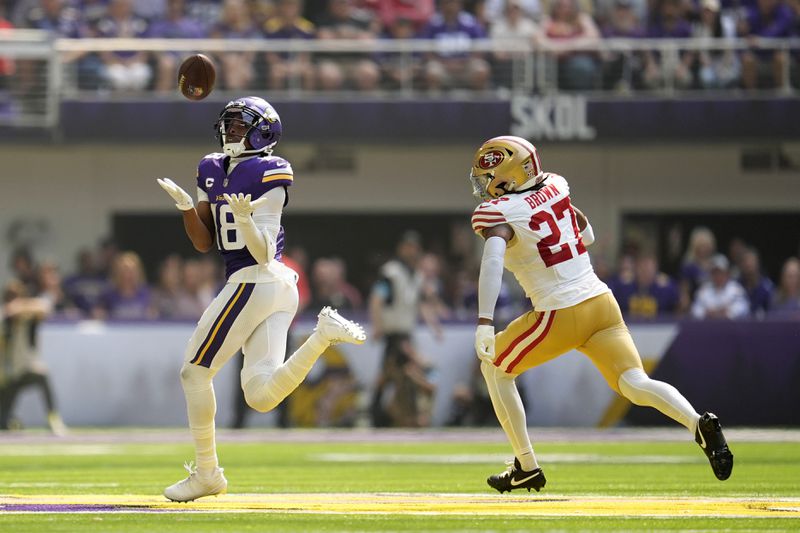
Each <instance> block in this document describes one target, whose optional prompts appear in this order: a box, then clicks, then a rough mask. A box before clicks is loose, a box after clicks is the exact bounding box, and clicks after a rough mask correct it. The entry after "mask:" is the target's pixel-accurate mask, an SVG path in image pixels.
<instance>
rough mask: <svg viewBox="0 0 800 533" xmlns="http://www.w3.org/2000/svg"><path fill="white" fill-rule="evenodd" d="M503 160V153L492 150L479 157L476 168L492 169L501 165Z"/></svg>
mask: <svg viewBox="0 0 800 533" xmlns="http://www.w3.org/2000/svg"><path fill="white" fill-rule="evenodd" d="M504 158H505V155H503V152H501V151H500V150H492V151H490V152H486V153H485V154H483V155H482V156H481V158H480V159H479V160H478V166H479V167H481V168H482V169H484V170H487V169H490V168H494V167H496V166H497V165H499V164H500V163H502V162H503V159H504Z"/></svg>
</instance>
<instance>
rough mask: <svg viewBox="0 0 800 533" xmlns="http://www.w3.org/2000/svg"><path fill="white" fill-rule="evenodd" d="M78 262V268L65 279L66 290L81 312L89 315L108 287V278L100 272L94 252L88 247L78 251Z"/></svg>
mask: <svg viewBox="0 0 800 533" xmlns="http://www.w3.org/2000/svg"><path fill="white" fill-rule="evenodd" d="M76 263H77V267H78V270H77V271H76V272H75V273H74V274H72V275H71V276H68V277H67V278H66V279H65V280H64V291H65V292H66V294H67V296H68V297H69V299H70V300H72V301H73V302H74V303H75V305H76V306H77V307H78V309H79V310H80V311H81V313H82V314H83V315H85V316H88V315H90V314H91V313H92V310H93V309H94V308H95V307H97V306H98V305H99V304H100V298H101V296H102V295H103V294H104V293H105V292H106V290H107V289H108V278H107V277H106V276H104V275H103V274H102V273H100V272H99V270H98V268H97V262H96V260H95V256H94V253H93V252H92V251H91V250H89V249H88V248H83V249H81V250H79V251H78V255H77V261H76Z"/></svg>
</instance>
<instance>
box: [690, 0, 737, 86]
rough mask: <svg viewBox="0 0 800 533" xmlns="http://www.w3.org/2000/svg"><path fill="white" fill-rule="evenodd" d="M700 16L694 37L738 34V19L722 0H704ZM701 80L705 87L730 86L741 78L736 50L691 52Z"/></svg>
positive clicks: (718, 37) (699, 81) (718, 36)
mask: <svg viewBox="0 0 800 533" xmlns="http://www.w3.org/2000/svg"><path fill="white" fill-rule="evenodd" d="M700 8H701V9H700V16H699V19H698V21H697V22H696V23H695V24H694V25H693V26H692V37H694V38H696V39H704V40H706V41H708V44H709V45H710V44H711V43H712V41H711V40H712V39H717V40H720V39H725V40H731V39H734V38H735V37H736V22H735V21H734V20H733V19H732V18H731V17H729V16H724V15H722V14H721V12H720V2H719V0H701V2H700ZM691 55H692V56H693V65H692V67H693V69H694V70H696V72H697V81H698V84H699V86H700V87H701V88H703V89H727V88H730V87H733V86H734V85H735V84H737V83H738V82H739V78H740V76H741V72H742V68H741V63H740V62H739V58H738V57H737V55H736V54H735V53H734V51H733V50H703V51H700V52H696V53H693V54H691Z"/></svg>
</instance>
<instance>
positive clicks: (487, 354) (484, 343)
mask: <svg viewBox="0 0 800 533" xmlns="http://www.w3.org/2000/svg"><path fill="white" fill-rule="evenodd" d="M475 352H476V353H477V354H478V359H480V360H481V361H486V362H487V363H492V362H494V358H495V353H494V326H489V325H486V324H484V325H480V326H478V328H477V329H476V330H475Z"/></svg>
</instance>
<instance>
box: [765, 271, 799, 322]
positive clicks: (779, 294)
mask: <svg viewBox="0 0 800 533" xmlns="http://www.w3.org/2000/svg"><path fill="white" fill-rule="evenodd" d="M769 315H770V316H772V317H776V318H790V319H792V320H798V319H800V259H798V258H796V257H790V258H789V259H787V260H786V262H785V263H784V264H783V269H781V281H780V284H779V285H778V289H777V290H776V291H775V293H774V294H773V297H772V302H771V303H770V308H769Z"/></svg>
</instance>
